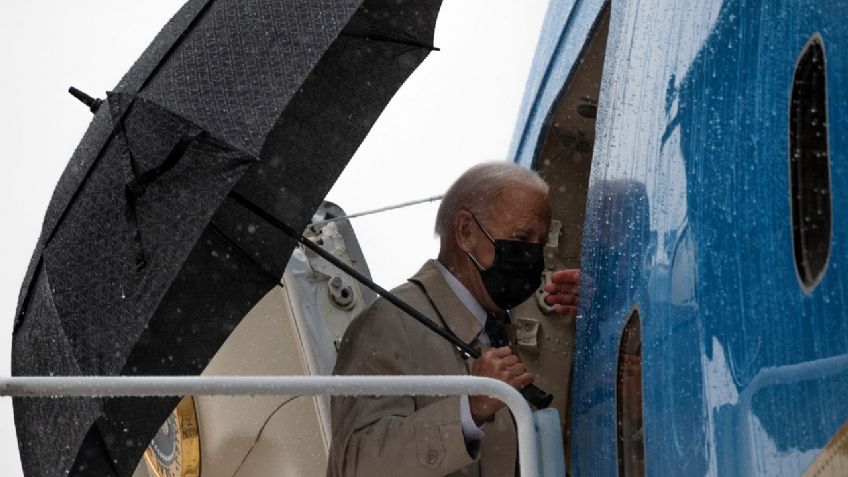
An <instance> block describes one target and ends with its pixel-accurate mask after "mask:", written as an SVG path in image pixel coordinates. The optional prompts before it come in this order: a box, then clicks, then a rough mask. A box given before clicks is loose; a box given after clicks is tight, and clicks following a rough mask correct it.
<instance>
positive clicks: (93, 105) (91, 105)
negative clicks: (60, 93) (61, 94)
mask: <svg viewBox="0 0 848 477" xmlns="http://www.w3.org/2000/svg"><path fill="white" fill-rule="evenodd" d="M68 92H69V93H71V96H73V97H74V98H77V99H78V100H80V101H82V103H83V104H84V105H86V106H88V109H89V110H91V112H92V113H96V112H97V110H98V109H100V105H101V104H103V100H102V99H100V98H92V97H91V96H89V95H87V94H85V93H83V92H82V91H80V90H78V89H76V88H74V87H73V86H71V87H70V88H68Z"/></svg>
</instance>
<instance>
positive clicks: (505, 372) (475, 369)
mask: <svg viewBox="0 0 848 477" xmlns="http://www.w3.org/2000/svg"><path fill="white" fill-rule="evenodd" d="M471 374H472V375H473V376H482V377H486V378H494V379H497V380H499V381H503V382H505V383H507V384H509V385H510V386H512V387H514V388H515V389H521V388H523V387H524V386H527V385H528V384H530V383H532V382H533V379H534V378H535V376H533V374H532V373H530V372H528V371H527V368H526V367H525V366H524V364H523V363H522V362H521V360H519V359H518V356H516V355H514V354H512V350H511V349H510V348H509V346H503V347H501V348H489V349H488V350H486V351H485V352H484V353H483V354H482V355H481V356H480V357H479V358H477V359H476V360H475V361H474V364H473V365H471ZM468 405H469V408H470V410H471V417H472V418H473V419H474V422H475V423H476V424H477V425H478V426H479V425H481V424H482V423H483V422H485V421H486V419H488V418H489V417H491V416H493V415H494V414H495V412H497V410H498V409H500V408H502V407H504V403H502V402H501V401H499V400H497V399H494V398H490V397H488V396H468Z"/></svg>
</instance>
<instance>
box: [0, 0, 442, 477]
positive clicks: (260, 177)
mask: <svg viewBox="0 0 848 477" xmlns="http://www.w3.org/2000/svg"><path fill="white" fill-rule="evenodd" d="M440 4H441V1H440V0H365V1H364V2H363V1H362V0H336V1H320V2H319V1H315V0H249V1H248V0H243V1H235V0H191V1H189V2H188V3H187V4H186V5H185V6H184V7H183V8H182V9H181V10H180V11H179V12H178V13H177V14H176V16H175V17H174V18H173V19H172V20H171V21H170V22H169V23H168V24H167V25H166V26H165V27H164V28H163V30H162V31H161V32H160V33H159V35H158V36H157V37H156V38H155V39H154V41H153V43H152V44H151V45H150V46H149V47H148V49H147V50H146V51H145V53H144V54H143V55H142V56H141V58H140V59H139V60H138V61H137V62H136V63H135V65H134V66H133V67H132V69H131V70H130V71H129V72H128V73H127V74H126V75H125V76H124V78H123V79H122V80H121V82H120V83H119V84H118V85H117V86H116V87H115V89H114V90H113V91H112V92H110V93H109V94H108V95H107V99H106V101H104V102H103V103H102V104H99V108H98V104H93V105H92V109H93V110H96V114H95V117H94V120H93V121H92V124H91V126H90V127H89V129H88V131H87V132H86V134H85V136H84V137H83V139H82V141H81V143H80V145H79V147H78V148H77V150H76V152H75V153H74V155H73V157H72V158H71V160H70V163H69V164H68V166H67V168H66V170H65V172H64V174H63V176H62V178H61V179H60V181H59V184H58V185H57V187H56V190H55V192H54V195H53V198H52V200H51V203H50V205H49V207H48V210H47V214H46V217H45V219H44V225H43V229H42V233H41V237H40V239H39V242H38V245H37V247H36V250H35V253H34V255H33V258H32V261H31V264H30V267H29V269H28V271H27V274H26V277H25V279H24V283H23V287H22V290H21V295H20V300H19V303H18V310H17V315H16V323H15V331H14V335H13V351H12V352H13V363H12V372H13V374H14V375H16V376H25V375H145V374H147V375H163V374H170V375H185V374H198V373H200V372H201V371H202V370H203V368H204V367H205V365H206V364H207V363H208V362H209V360H210V359H211V358H212V356H213V355H214V354H215V352H216V351H217V349H218V348H219V347H220V345H221V344H222V343H223V342H224V340H225V339H226V338H227V336H228V335H229V333H230V332H231V331H232V330H233V329H234V328H235V327H236V325H237V324H238V323H239V321H240V320H241V318H242V317H243V316H244V315H245V314H246V313H247V312H248V311H249V310H250V309H251V307H252V306H253V305H254V304H255V303H256V302H257V301H258V300H259V299H260V298H261V297H262V296H263V295H264V294H265V293H266V292H267V291H268V290H269V289H270V288H271V287H273V286H275V285H276V284H277V283H278V282H279V278H280V277H281V276H282V274H283V271H284V268H285V265H286V263H287V260H288V257H289V255H290V253H291V250H292V248H293V247H294V245H295V242H294V241H293V240H292V239H289V238H287V237H286V236H285V235H284V234H282V233H280V232H279V231H277V230H276V229H274V228H273V227H271V226H270V225H269V224H268V222H267V220H266V219H264V218H263V215H264V214H270V216H273V217H274V218H275V220H279V221H282V222H284V223H286V224H289V225H290V226H291V227H293V228H294V229H296V230H303V228H304V227H305V226H306V225H307V223H308V222H309V219H310V217H311V216H312V214H313V213H314V211H315V210H316V208H317V207H318V206H319V205H320V203H321V200H322V199H323V197H324V195H326V193H327V191H328V190H329V188H330V186H331V185H332V183H333V182H334V181H335V179H336V177H337V176H338V175H339V174H340V173H341V171H342V169H343V168H344V166H345V164H346V163H347V161H348V160H349V159H350V157H351V156H352V155H353V153H354V152H355V150H356V149H357V147H358V146H359V144H360V143H361V141H362V140H363V139H364V137H365V135H366V134H367V133H368V131H369V130H370V128H371V126H372V125H373V123H374V121H375V120H376V119H377V117H378V116H379V114H380V112H381V111H382V110H383V108H384V107H385V105H386V104H387V103H388V101H389V100H390V99H391V97H392V95H393V94H394V93H395V92H396V91H397V89H398V88H399V87H400V85H401V84H402V83H403V82H404V81H405V80H406V78H407V77H408V76H409V75H410V74H411V73H412V71H413V70H414V69H415V68H416V67H417V66H418V65H419V64H420V63H421V61H423V60H424V58H425V57H426V56H427V55H428V53H429V52H430V51H431V50H433V47H432V43H433V29H434V26H435V21H436V17H437V14H438V10H439V7H440ZM236 199H238V200H236ZM259 212H261V213H259ZM176 403H177V399H171V398H168V399H165V398H163V399H155V400H141V399H129V398H104V399H47V398H43V399H42V398H37V399H36V398H27V399H18V400H16V401H15V402H14V409H15V422H16V426H17V432H18V441H19V447H20V451H21V459H22V463H23V468H24V471H25V473H26V475H28V476H42V475H43V476H55V475H65V474H66V473H68V472H70V473H71V475H122V476H123V475H126V476H128V475H131V474H132V472H133V470H134V468H135V466H136V464H137V462H138V460H139V458H140V457H141V455H142V453H143V451H144V449H145V447H146V446H147V444H148V443H149V441H150V439H151V438H152V436H153V435H154V434H155V433H156V430H157V429H158V428H159V426H160V425H161V424H162V422H163V421H164V420H165V418H166V417H167V415H168V414H169V413H170V412H171V410H172V409H173V407H174V406H175V405H176Z"/></svg>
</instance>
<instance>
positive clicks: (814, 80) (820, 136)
mask: <svg viewBox="0 0 848 477" xmlns="http://www.w3.org/2000/svg"><path fill="white" fill-rule="evenodd" d="M825 77H826V68H825V57H824V48H823V47H822V41H821V37H819V36H818V35H814V36H813V38H811V39H810V41H809V42H808V43H807V46H806V47H805V48H804V51H803V53H801V57H800V58H799V60H798V65H797V66H796V67H795V75H794V77H793V81H792V103H791V105H790V109H789V175H790V183H791V186H790V187H791V189H792V190H791V194H792V198H791V203H792V243H793V248H794V252H795V268H796V269H797V271H798V277H799V278H800V280H801V284H802V286H803V287H804V290H805V291H806V292H807V293H809V292H811V291H812V290H813V288H815V287H816V285H818V283H819V281H821V278H822V276H823V275H824V271H825V269H826V268H827V261H828V257H829V255H830V228H831V212H830V208H831V204H830V163H829V157H828V146H827V96H826V92H827V83H826V79H825Z"/></svg>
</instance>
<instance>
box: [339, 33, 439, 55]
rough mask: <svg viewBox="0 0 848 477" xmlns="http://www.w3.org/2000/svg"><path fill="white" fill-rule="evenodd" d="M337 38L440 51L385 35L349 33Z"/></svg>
mask: <svg viewBox="0 0 848 477" xmlns="http://www.w3.org/2000/svg"><path fill="white" fill-rule="evenodd" d="M339 36H344V37H348V38H359V39H362V40H369V41H379V42H383V43H396V44H398V45H406V46H412V47H415V48H424V49H425V50H429V51H442V50H441V49H440V48H436V47H435V46H433V45H428V44H426V43H421V42H418V41H412V40H401V39H398V38H392V37H390V36H385V35H354V34H351V33H344V32H342V33H339Z"/></svg>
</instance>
